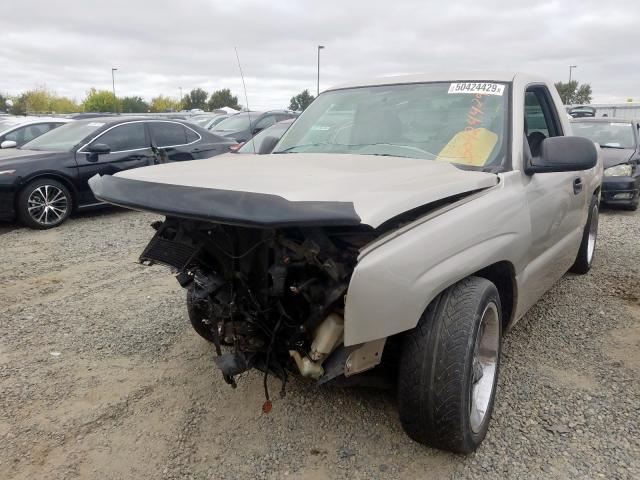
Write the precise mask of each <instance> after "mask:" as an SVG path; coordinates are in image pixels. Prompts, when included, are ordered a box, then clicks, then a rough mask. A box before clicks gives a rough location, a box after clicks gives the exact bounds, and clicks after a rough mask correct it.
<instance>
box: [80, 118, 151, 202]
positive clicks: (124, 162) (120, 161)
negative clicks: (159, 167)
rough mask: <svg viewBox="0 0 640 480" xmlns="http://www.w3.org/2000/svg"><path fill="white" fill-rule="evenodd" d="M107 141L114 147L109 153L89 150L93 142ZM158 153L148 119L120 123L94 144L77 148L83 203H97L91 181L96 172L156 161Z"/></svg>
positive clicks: (140, 165)
mask: <svg viewBox="0 0 640 480" xmlns="http://www.w3.org/2000/svg"><path fill="white" fill-rule="evenodd" d="M99 143H100V144H104V145H107V146H108V147H109V148H110V149H111V151H110V152H109V153H105V154H100V155H98V154H94V153H90V152H89V148H90V147H91V145H96V144H99ZM154 159H155V155H154V153H153V150H152V149H151V141H150V139H149V134H148V132H147V128H146V125H145V122H140V121H138V122H130V123H123V124H121V125H116V126H115V127H112V128H110V129H108V130H106V131H105V132H104V133H102V134H101V135H99V136H98V137H97V138H95V139H94V140H93V141H92V142H91V144H90V145H87V146H85V147H83V148H82V149H81V150H79V151H78V152H76V162H77V165H78V175H79V180H80V182H79V184H80V185H81V187H80V188H81V190H80V191H79V192H78V193H79V196H80V199H79V200H80V202H79V203H80V205H82V204H86V203H95V202H97V200H96V199H95V198H94V197H93V194H92V193H91V190H90V189H89V185H88V183H87V181H88V180H89V179H90V178H91V177H93V176H94V175H95V174H100V175H114V174H116V173H118V172H121V171H123V170H130V169H132V168H138V167H144V166H147V165H153V163H154Z"/></svg>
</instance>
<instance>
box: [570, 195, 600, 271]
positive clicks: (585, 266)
mask: <svg viewBox="0 0 640 480" xmlns="http://www.w3.org/2000/svg"><path fill="white" fill-rule="evenodd" d="M598 203H599V202H598V196H597V195H594V196H593V197H592V198H591V203H590V204H589V216H588V217H587V223H586V225H585V226H584V231H583V233H582V242H581V243H580V249H579V250H578V256H577V257H576V261H575V262H574V263H573V265H572V266H571V268H570V269H569V271H570V272H572V273H577V274H579V275H584V274H585V273H587V272H588V271H589V270H591V265H592V264H593V258H594V257H595V253H596V240H597V239H598V217H599V214H600V209H599V204H598Z"/></svg>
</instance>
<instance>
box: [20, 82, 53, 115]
mask: <svg viewBox="0 0 640 480" xmlns="http://www.w3.org/2000/svg"><path fill="white" fill-rule="evenodd" d="M22 96H23V98H24V104H25V110H26V112H27V113H45V112H48V111H49V103H50V102H51V94H50V93H49V92H48V91H47V90H46V89H44V88H34V89H33V90H27V91H26V92H24V93H23V94H22Z"/></svg>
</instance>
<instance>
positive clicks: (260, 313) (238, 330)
mask: <svg viewBox="0 0 640 480" xmlns="http://www.w3.org/2000/svg"><path fill="white" fill-rule="evenodd" d="M154 227H155V228H156V230H157V231H156V234H155V236H154V237H153V239H152V240H151V242H150V243H149V245H148V246H147V248H146V249H145V250H144V252H143V253H142V255H141V257H140V260H141V262H143V263H145V264H153V263H161V264H165V265H168V266H170V267H172V268H173V269H175V270H176V271H177V279H178V281H179V283H180V285H182V287H184V288H186V289H188V300H189V301H190V303H191V304H190V313H192V314H194V315H196V316H197V317H198V318H199V319H200V321H201V322H202V323H203V326H204V328H205V329H206V330H207V335H206V338H208V339H210V340H211V341H212V342H213V343H214V344H215V346H216V351H217V353H218V356H217V358H216V365H217V366H218V367H219V368H220V370H221V371H222V373H223V375H224V378H225V380H226V381H227V382H228V383H230V384H231V385H235V377H236V376H237V375H239V374H241V373H242V372H245V371H246V370H248V369H250V368H258V369H259V370H262V371H263V372H264V374H265V381H264V386H265V395H266V397H267V402H268V401H269V393H268V390H267V382H266V376H267V374H269V373H271V374H273V375H276V376H277V377H279V378H280V379H281V380H282V388H283V393H284V386H285V384H286V381H287V375H288V373H290V372H297V373H299V374H301V375H302V376H305V377H310V378H314V379H317V380H320V381H325V380H327V379H331V378H333V377H335V376H338V375H340V374H342V373H344V371H343V369H348V368H349V367H348V366H347V365H348V364H349V362H348V361H347V358H348V354H349V352H348V351H345V349H344V347H343V334H344V320H343V315H344V306H345V295H346V292H347V287H348V285H349V280H350V277H351V274H352V272H353V269H354V267H355V265H356V262H357V256H358V253H359V251H360V249H361V247H362V246H363V245H365V244H367V243H369V242H370V241H371V240H373V239H374V238H375V237H376V234H375V233H374V231H373V230H372V229H370V228H369V227H366V226H355V227H354V226H350V227H309V228H305V227H295V228H281V229H261V228H249V227H240V226H230V225H222V224H211V223H205V222H199V221H190V220H185V219H175V218H167V219H166V220H165V221H164V222H158V223H156V224H154ZM221 345H228V346H231V347H232V348H231V349H230V350H231V351H230V352H229V353H223V352H222V348H221ZM332 354H334V355H333V357H334V358H335V357H340V359H339V361H338V362H333V363H335V364H339V365H342V366H343V369H341V368H335V369H334V368H332V367H330V365H331V364H332V362H329V361H327V360H328V359H329V358H330V357H331V356H332ZM377 354H378V353H377V352H375V355H377ZM265 405H266V404H265Z"/></svg>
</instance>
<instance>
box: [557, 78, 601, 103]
mask: <svg viewBox="0 0 640 480" xmlns="http://www.w3.org/2000/svg"><path fill="white" fill-rule="evenodd" d="M555 86H556V89H557V90H558V93H559V94H560V98H561V99H562V101H563V102H564V104H565V105H575V104H579V103H580V104H587V103H591V98H592V91H591V85H589V84H588V83H583V84H582V85H579V84H578V81H577V80H571V81H570V82H566V83H565V82H557V83H556V84H555Z"/></svg>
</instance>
